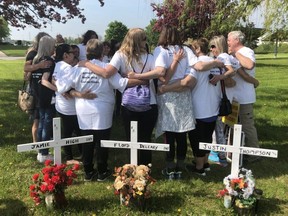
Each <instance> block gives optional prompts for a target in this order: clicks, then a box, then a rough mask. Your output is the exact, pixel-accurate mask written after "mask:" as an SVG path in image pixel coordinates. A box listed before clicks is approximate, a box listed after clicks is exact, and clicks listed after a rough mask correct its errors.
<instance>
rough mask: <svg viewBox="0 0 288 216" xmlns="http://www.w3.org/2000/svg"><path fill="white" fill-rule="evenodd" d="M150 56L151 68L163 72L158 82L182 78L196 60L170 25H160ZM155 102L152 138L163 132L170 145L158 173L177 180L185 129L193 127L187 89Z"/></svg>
mask: <svg viewBox="0 0 288 216" xmlns="http://www.w3.org/2000/svg"><path fill="white" fill-rule="evenodd" d="M181 53H182V54H181ZM175 54H176V55H175ZM177 54H180V56H179V57H180V58H179V57H178V56H177ZM153 56H154V61H155V63H154V64H155V68H161V70H162V71H166V72H165V75H164V76H163V77H162V79H160V80H162V81H159V82H158V85H162V84H169V83H173V82H175V81H176V80H179V79H183V78H184V77H185V76H187V74H188V73H189V71H190V66H191V65H193V64H194V62H193V63H191V61H193V58H195V59H196V56H195V55H194V53H193V52H192V50H191V49H190V48H188V47H187V46H183V45H182V43H181V38H180V35H179V32H178V30H177V29H176V28H174V27H170V26H165V27H163V29H162V31H161V33H160V36H159V40H158V46H157V47H156V48H155V49H154V52H153ZM155 75H156V76H157V73H155V72H153V71H152V72H148V73H145V74H136V75H134V78H139V79H145V78H146V79H147V78H150V79H151V78H154V77H155ZM129 77H131V74H129ZM157 105H158V109H159V114H158V119H157V124H156V131H155V134H156V137H158V136H160V135H162V134H164V140H165V143H168V144H169V145H170V151H169V152H167V153H166V167H165V168H164V169H163V170H162V174H163V175H164V176H165V177H166V178H168V179H179V178H181V174H182V172H183V170H184V169H185V164H184V161H185V158H186V153H187V132H188V131H191V130H193V129H194V128H195V119H194V114H193V107H192V97H191V91H190V89H188V88H187V90H186V91H182V92H167V93H164V94H161V95H158V97H157ZM175 158H176V163H175V161H174V160H175Z"/></svg>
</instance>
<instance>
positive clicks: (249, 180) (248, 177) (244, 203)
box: [218, 168, 257, 215]
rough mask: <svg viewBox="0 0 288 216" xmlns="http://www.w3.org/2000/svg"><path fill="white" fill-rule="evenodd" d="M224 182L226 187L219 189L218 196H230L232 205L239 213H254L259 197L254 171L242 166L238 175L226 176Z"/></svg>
mask: <svg viewBox="0 0 288 216" xmlns="http://www.w3.org/2000/svg"><path fill="white" fill-rule="evenodd" d="M223 183H224V185H225V188H224V189H223V190H221V191H219V193H218V196H220V197H224V199H225V196H226V197H227V196H230V198H231V205H230V206H233V207H234V208H235V210H236V211H237V212H238V214H239V215H242V214H245V215H254V214H255V204H256V202H257V198H256V194H255V193H254V190H255V179H254V177H253V174H252V171H251V170H247V169H245V168H242V169H240V171H239V175H238V177H236V178H235V177H232V176H231V175H228V176H226V177H225V178H224V180H223ZM224 203H225V202H224ZM224 205H225V204H224ZM230 206H229V207H230ZM225 207H226V205H225Z"/></svg>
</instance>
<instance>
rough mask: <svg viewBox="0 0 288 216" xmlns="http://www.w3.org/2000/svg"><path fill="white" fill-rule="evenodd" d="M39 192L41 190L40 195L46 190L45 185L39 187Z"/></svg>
mask: <svg viewBox="0 0 288 216" xmlns="http://www.w3.org/2000/svg"><path fill="white" fill-rule="evenodd" d="M40 190H41V192H42V193H45V192H46V191H47V190H48V188H47V185H46V184H42V185H41V186H40Z"/></svg>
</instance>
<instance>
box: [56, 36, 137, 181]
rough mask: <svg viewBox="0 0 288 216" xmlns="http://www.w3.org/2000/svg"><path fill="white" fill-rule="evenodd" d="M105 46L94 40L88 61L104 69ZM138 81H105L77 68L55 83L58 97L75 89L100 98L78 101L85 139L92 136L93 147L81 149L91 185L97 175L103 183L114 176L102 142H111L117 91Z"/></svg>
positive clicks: (118, 79) (89, 44)
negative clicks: (95, 160)
mask: <svg viewBox="0 0 288 216" xmlns="http://www.w3.org/2000/svg"><path fill="white" fill-rule="evenodd" d="M102 52H103V44H102V43H101V42H100V41H99V40H98V39H91V40H89V41H88V42H87V59H88V60H90V62H91V63H92V64H95V65H98V66H99V67H101V68H105V67H106V63H104V62H102V61H101V57H102ZM138 83H139V81H138V80H128V79H127V78H122V77H121V76H120V75H119V74H118V73H116V74H114V75H113V76H111V77H110V78H109V79H105V78H103V77H101V76H98V75H96V74H95V73H93V72H91V71H90V70H89V69H88V68H85V67H79V66H76V67H74V70H73V71H71V73H70V74H67V75H66V76H63V77H62V78H61V79H58V80H57V81H56V85H57V89H58V92H59V93H64V92H66V91H67V90H69V89H71V88H74V89H75V90H76V91H78V92H83V91H91V93H94V94H96V95H97V97H96V98H95V99H92V100H88V99H86V98H78V97H77V98H76V99H75V105H76V113H77V118H78V123H79V127H80V129H81V131H82V135H91V134H92V135H93V136H94V139H93V142H92V143H88V144H85V145H83V146H82V149H83V150H82V151H83V166H84V171H85V179H84V180H85V181H91V180H92V179H94V177H95V176H96V175H97V180H98V181H104V180H105V179H106V178H108V177H109V176H110V175H111V171H110V170H109V169H108V165H107V160H108V149H107V148H102V147H101V146H100V140H107V139H109V138H110V131H111V127H112V117H113V109H114V104H115V97H114V89H118V90H119V91H121V92H123V91H124V90H125V89H126V87H130V86H134V85H137V84H138ZM94 146H96V158H97V168H98V173H97V172H96V171H95V170H94V168H93V154H94Z"/></svg>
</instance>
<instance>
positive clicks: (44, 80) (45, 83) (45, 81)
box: [41, 72, 57, 91]
mask: <svg viewBox="0 0 288 216" xmlns="http://www.w3.org/2000/svg"><path fill="white" fill-rule="evenodd" d="M49 75H50V72H45V73H44V74H43V76H42V80H41V84H42V85H43V86H46V87H47V88H49V89H51V90H53V91H57V88H56V86H55V85H53V84H52V83H51V82H49V81H48V79H49Z"/></svg>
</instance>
